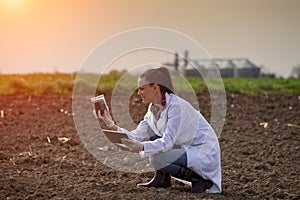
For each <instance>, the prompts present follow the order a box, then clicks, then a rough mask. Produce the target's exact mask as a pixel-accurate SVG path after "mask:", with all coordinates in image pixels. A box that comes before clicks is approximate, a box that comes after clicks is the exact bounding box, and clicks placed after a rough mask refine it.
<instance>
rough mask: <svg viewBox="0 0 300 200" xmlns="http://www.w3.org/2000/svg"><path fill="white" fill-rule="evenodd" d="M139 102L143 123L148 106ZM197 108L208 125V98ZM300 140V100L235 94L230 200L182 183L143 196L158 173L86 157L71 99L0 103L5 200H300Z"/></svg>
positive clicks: (225, 175) (228, 134)
mask: <svg viewBox="0 0 300 200" xmlns="http://www.w3.org/2000/svg"><path fill="white" fill-rule="evenodd" d="M133 99H134V101H133V103H131V105H133V104H134V105H135V106H134V107H131V108H130V112H131V113H133V114H132V116H135V117H136V118H135V119H133V120H134V121H139V120H140V119H141V118H142V117H143V114H144V112H145V106H143V105H142V104H140V102H139V101H138V100H136V98H133ZM198 100H199V103H200V110H201V112H202V113H203V115H204V116H205V117H206V118H208V119H209V117H210V98H209V96H208V95H207V94H199V95H198ZM299 133H300V96H299V95H295V94H294V95H292V94H291V95H274V94H273V95H270V94H269V95H268V94H261V95H245V94H239V95H232V94H228V95H227V116H226V121H225V126H224V129H223V132H222V134H221V137H220V145H221V151H222V184H223V185H222V186H223V192H222V193H221V194H192V193H190V189H191V188H190V186H189V185H184V184H182V183H180V182H178V181H175V180H174V181H173V180H172V184H173V185H172V187H171V188H167V189H152V188H151V189H144V188H137V187H136V184H137V183H140V182H146V181H148V180H150V179H151V178H152V176H153V174H154V172H147V173H141V174H135V173H128V172H127V173H126V172H120V171H115V170H113V169H111V168H109V167H107V166H105V165H104V164H102V163H101V162H99V161H98V160H97V159H95V158H94V157H93V156H92V155H91V154H90V153H89V152H88V151H87V150H86V149H85V147H84V145H83V144H82V142H81V140H80V138H79V136H78V134H77V131H76V128H75V125H74V120H73V115H72V99H71V97H70V96H57V95H12V96H0V142H1V146H0V172H1V173H0V183H1V185H0V199H140V200H141V199H199V198H203V199H299V198H300V192H299V191H300V182H299V180H300V178H299V174H300V167H299V166H300V149H299V147H300V144H299V141H300V134H299Z"/></svg>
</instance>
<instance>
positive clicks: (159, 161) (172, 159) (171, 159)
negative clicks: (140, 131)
mask: <svg viewBox="0 0 300 200" xmlns="http://www.w3.org/2000/svg"><path fill="white" fill-rule="evenodd" d="M148 133H149V137H150V140H151V141H153V140H156V139H158V138H160V137H159V136H158V135H156V134H155V133H154V132H153V131H152V130H149V132H148ZM150 163H151V165H152V166H153V167H154V168H155V170H159V171H163V172H165V173H169V174H171V175H176V174H178V173H180V169H181V167H187V154H186V152H185V150H184V149H176V148H173V149H171V150H169V151H166V152H162V153H158V154H155V155H153V156H150Z"/></svg>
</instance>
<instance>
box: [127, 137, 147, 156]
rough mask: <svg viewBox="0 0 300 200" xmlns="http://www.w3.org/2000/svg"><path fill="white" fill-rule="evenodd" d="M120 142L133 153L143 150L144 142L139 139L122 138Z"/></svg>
mask: <svg viewBox="0 0 300 200" xmlns="http://www.w3.org/2000/svg"><path fill="white" fill-rule="evenodd" d="M122 143H123V144H125V145H126V146H127V147H128V149H129V151H131V152H134V153H138V152H140V151H143V150H144V144H143V143H142V142H139V141H135V140H131V139H126V138H122Z"/></svg>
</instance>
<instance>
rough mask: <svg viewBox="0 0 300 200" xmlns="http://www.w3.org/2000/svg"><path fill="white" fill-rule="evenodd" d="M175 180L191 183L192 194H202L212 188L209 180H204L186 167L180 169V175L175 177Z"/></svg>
mask: <svg viewBox="0 0 300 200" xmlns="http://www.w3.org/2000/svg"><path fill="white" fill-rule="evenodd" d="M175 177H176V178H180V179H182V180H186V181H190V182H192V190H191V191H192V193H204V192H205V191H206V190H207V189H209V188H211V187H212V186H213V183H212V182H211V181H210V180H206V179H204V178H202V177H201V176H199V175H198V174H197V173H195V172H194V171H193V170H191V169H189V168H187V167H181V169H180V173H179V174H176V175H175Z"/></svg>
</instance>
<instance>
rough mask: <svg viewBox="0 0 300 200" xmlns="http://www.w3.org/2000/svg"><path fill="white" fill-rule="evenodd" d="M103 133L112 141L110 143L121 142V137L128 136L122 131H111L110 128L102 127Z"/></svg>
mask: <svg viewBox="0 0 300 200" xmlns="http://www.w3.org/2000/svg"><path fill="white" fill-rule="evenodd" d="M102 131H103V133H104V135H105V136H106V137H107V138H108V139H109V140H110V141H111V142H112V143H118V144H122V141H121V139H122V138H127V139H128V136H127V135H126V133H124V132H119V131H112V130H107V129H102Z"/></svg>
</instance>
